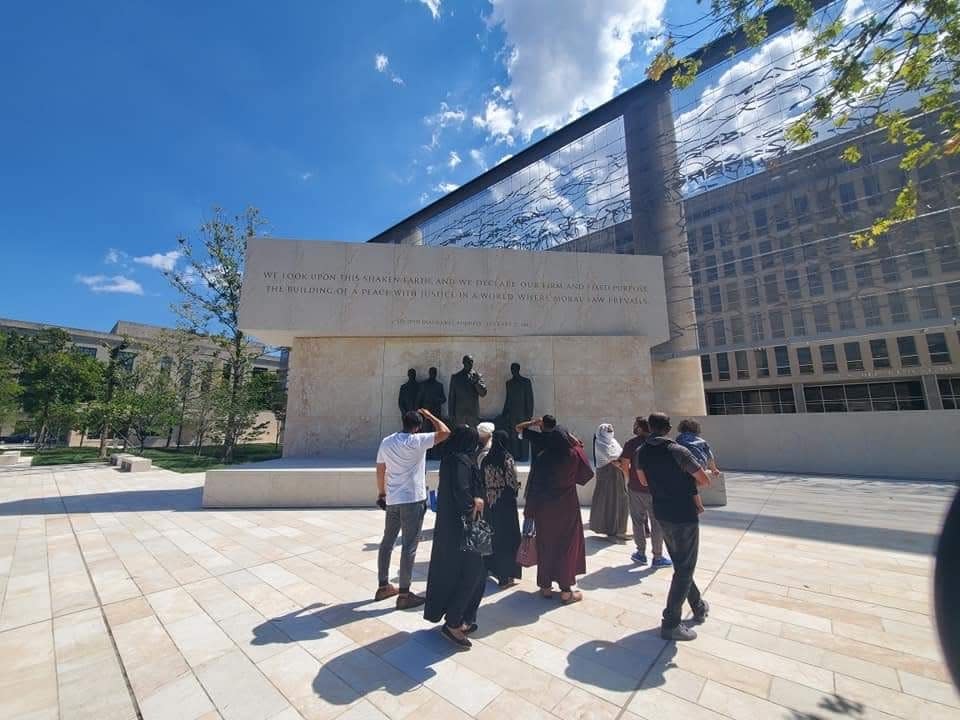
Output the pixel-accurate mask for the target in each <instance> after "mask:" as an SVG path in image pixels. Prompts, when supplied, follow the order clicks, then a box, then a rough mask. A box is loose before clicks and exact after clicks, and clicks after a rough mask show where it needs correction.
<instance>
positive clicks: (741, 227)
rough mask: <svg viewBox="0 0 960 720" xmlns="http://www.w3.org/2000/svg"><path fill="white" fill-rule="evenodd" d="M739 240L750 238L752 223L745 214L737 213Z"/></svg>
mask: <svg viewBox="0 0 960 720" xmlns="http://www.w3.org/2000/svg"><path fill="white" fill-rule="evenodd" d="M736 223H737V240H739V241H740V242H743V241H744V240H749V239H750V224H749V223H748V222H747V218H745V217H744V216H743V215H737V218H736Z"/></svg>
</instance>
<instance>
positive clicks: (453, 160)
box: [447, 150, 460, 170]
mask: <svg viewBox="0 0 960 720" xmlns="http://www.w3.org/2000/svg"><path fill="white" fill-rule="evenodd" d="M459 164H460V155H458V154H457V152H456V151H455V150H451V151H450V159H449V160H448V161H447V167H449V168H450V169H451V170H453V169H454V168H455V167H456V166H457V165H459Z"/></svg>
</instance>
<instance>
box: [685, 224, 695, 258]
mask: <svg viewBox="0 0 960 720" xmlns="http://www.w3.org/2000/svg"><path fill="white" fill-rule="evenodd" d="M687 252H689V253H690V254H691V255H696V254H697V231H696V229H690V230H687Z"/></svg>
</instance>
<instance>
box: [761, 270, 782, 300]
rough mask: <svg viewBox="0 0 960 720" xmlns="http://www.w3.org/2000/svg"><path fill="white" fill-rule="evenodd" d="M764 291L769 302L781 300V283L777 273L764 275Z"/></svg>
mask: <svg viewBox="0 0 960 720" xmlns="http://www.w3.org/2000/svg"><path fill="white" fill-rule="evenodd" d="M763 292H764V295H765V296H766V298H767V302H768V303H771V304H773V303H778V302H780V285H779V283H778V282H777V276H776V274H773V275H764V276H763Z"/></svg>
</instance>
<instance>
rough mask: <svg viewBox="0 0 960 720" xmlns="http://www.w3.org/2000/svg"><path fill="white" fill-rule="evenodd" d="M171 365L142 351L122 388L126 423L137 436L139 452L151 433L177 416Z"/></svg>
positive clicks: (155, 433)
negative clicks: (128, 379) (128, 380)
mask: <svg viewBox="0 0 960 720" xmlns="http://www.w3.org/2000/svg"><path fill="white" fill-rule="evenodd" d="M170 375H171V368H170V367H169V366H168V365H167V364H166V363H164V361H163V357H158V356H157V355H155V354H154V353H152V352H146V353H141V354H140V356H139V358H138V362H137V366H136V369H135V370H134V371H133V372H132V373H131V378H130V382H129V383H127V384H126V386H125V387H124V388H123V390H122V391H121V402H122V403H123V404H124V405H125V406H126V413H127V425H126V426H127V427H129V429H130V431H131V432H132V433H133V434H134V435H135V436H136V438H137V444H138V445H139V446H140V452H143V449H144V447H145V444H146V440H147V438H148V437H150V436H151V435H160V434H162V433H163V432H164V431H166V430H167V428H169V427H170V426H172V425H173V423H174V422H176V420H177V415H178V413H177V410H178V408H177V393H176V390H175V389H174V384H173V381H172V379H171V377H170Z"/></svg>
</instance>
